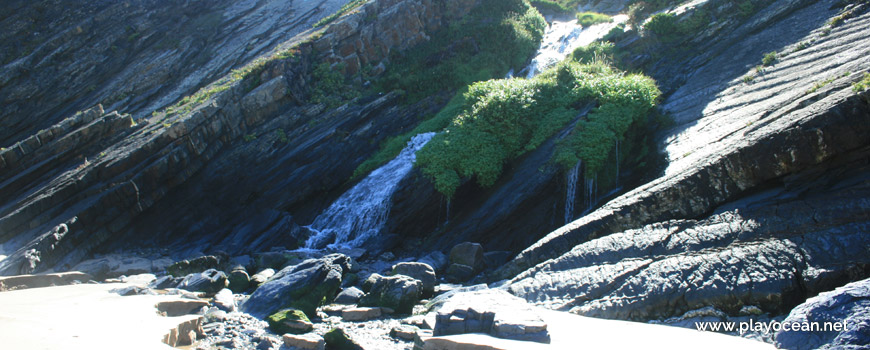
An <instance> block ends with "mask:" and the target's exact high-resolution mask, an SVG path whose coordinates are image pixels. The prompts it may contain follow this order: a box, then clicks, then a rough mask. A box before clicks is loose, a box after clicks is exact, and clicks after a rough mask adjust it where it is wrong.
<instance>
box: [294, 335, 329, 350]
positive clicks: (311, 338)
mask: <svg viewBox="0 0 870 350" xmlns="http://www.w3.org/2000/svg"><path fill="white" fill-rule="evenodd" d="M284 346H286V347H288V348H290V349H306V350H307V349H313V350H323V349H325V348H326V341H325V340H324V339H323V337H321V336H319V335H317V334H302V335H293V334H284Z"/></svg>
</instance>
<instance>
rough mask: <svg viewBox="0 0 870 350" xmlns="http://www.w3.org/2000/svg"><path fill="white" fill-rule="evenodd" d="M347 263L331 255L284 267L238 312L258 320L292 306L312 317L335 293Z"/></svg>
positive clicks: (339, 256)
mask: <svg viewBox="0 0 870 350" xmlns="http://www.w3.org/2000/svg"><path fill="white" fill-rule="evenodd" d="M349 260H350V259H349V258H348V257H347V256H345V255H341V254H331V255H327V256H324V257H322V258H320V259H309V260H306V261H304V262H302V263H301V264H299V265H294V266H288V267H286V268H284V269H282V270H281V271H280V272H278V273H277V274H275V275H274V276H272V278H270V279H269V281H268V282H266V283H264V284H263V285H262V286H260V287H259V288H257V290H256V291H255V292H254V293H253V294H251V297H250V298H248V300H247V301H246V302H245V303H244V304H243V305H242V310H243V311H245V312H247V313H249V314H251V315H254V316H255V317H261V318H262V317H265V316H266V315H269V314H271V313H273V312H275V311H276V310H280V309H283V308H288V307H292V308H295V309H299V310H302V311H303V312H305V313H306V314H308V315H310V316H311V317H314V315H315V311H316V309H317V307H318V306H320V305H322V304H323V302H324V301H326V300H332V299H333V298H335V296H336V294H338V290H339V287H340V286H341V277H342V274H343V272H344V271H345V270H348V269H349V264H350V261H349Z"/></svg>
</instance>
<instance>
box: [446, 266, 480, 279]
mask: <svg viewBox="0 0 870 350" xmlns="http://www.w3.org/2000/svg"><path fill="white" fill-rule="evenodd" d="M474 275H475V273H474V268H472V267H471V266H468V265H463V264H451V265H450V267H448V268H447V281H448V282H452V283H459V282H465V281H468V280H470V279H471V278H472V277H474Z"/></svg>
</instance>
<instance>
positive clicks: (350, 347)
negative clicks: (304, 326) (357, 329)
mask: <svg viewBox="0 0 870 350" xmlns="http://www.w3.org/2000/svg"><path fill="white" fill-rule="evenodd" d="M323 339H324V340H326V346H327V348H329V349H334V350H362V346H360V345H359V344H357V343H356V342H354V341H353V340H352V339H350V337H348V336H347V334H346V333H344V330H342V329H341V328H333V329H332V330H331V331H329V332H326V334H324V335H323Z"/></svg>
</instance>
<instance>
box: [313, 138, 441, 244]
mask: <svg viewBox="0 0 870 350" xmlns="http://www.w3.org/2000/svg"><path fill="white" fill-rule="evenodd" d="M433 136H435V133H434V132H429V133H424V134H419V135H417V136H414V137H413V138H411V141H409V142H408V145H407V146H405V148H404V149H402V152H401V153H399V155H398V156H397V157H396V158H395V159H393V160H391V161H390V162H389V163H387V164H385V165H383V166H381V167H380V168H378V169H376V170H375V171H372V172H371V174H369V175H368V176H366V178H365V179H363V180H362V181H360V182H359V183H358V184H357V185H356V186H354V187H353V188H351V189H350V190H348V191H347V192H345V193H344V194H342V195H341V197H339V198H338V199H337V200H335V202H333V203H332V205H330V206H329V208H327V209H326V210H325V211H324V212H322V213H320V215H318V216H317V218H315V219H314V222H312V223H311V225H308V226H306V227H307V228H308V229H310V230H311V231H313V233H314V234H312V235H311V237H309V238H308V241H307V242H305V247H306V248H322V247H323V246H324V245H326V244H327V243H330V242H333V243H332V244H331V246H359V245H360V244H362V243H363V242H365V241H366V240H367V239H368V238H369V237H372V236H374V235H377V234H378V233H379V232H380V230H381V229H382V228H383V226H384V224H385V223H386V221H387V216H388V215H389V213H390V205H391V200H390V198H391V197H392V195H393V192H395V191H396V189H397V188H398V186H399V182H400V181H401V180H402V179H403V178H404V177H405V176H406V175H408V173H410V172H411V169H412V168H413V167H414V161H415V160H416V156H415V153H416V152H417V151H418V150H420V149H421V148H423V146H424V145H426V143H427V142H429V140H430V139H432V137H433Z"/></svg>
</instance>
